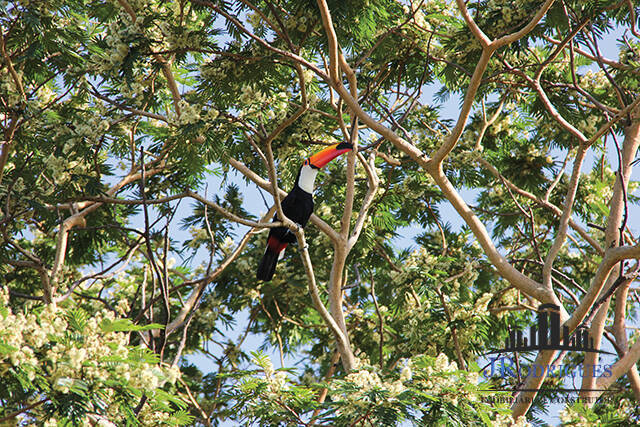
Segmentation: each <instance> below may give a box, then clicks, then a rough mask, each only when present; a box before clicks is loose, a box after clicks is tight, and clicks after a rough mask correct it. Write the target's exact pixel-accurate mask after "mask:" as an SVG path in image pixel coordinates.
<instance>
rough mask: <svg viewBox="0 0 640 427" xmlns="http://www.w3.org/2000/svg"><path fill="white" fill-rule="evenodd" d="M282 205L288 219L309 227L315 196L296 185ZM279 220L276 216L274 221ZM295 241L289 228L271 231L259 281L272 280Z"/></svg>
mask: <svg viewBox="0 0 640 427" xmlns="http://www.w3.org/2000/svg"><path fill="white" fill-rule="evenodd" d="M281 204H282V212H284V214H285V215H286V216H287V218H289V219H290V220H291V221H293V222H295V223H296V224H298V225H299V226H301V227H303V228H304V226H306V225H307V222H309V218H310V217H311V214H312V213H313V196H312V195H311V194H309V193H307V192H306V191H304V190H303V189H302V188H300V187H298V185H297V183H296V186H295V187H293V190H291V191H290V192H289V194H287V196H286V197H285V198H284V199H282V203H281ZM277 220H278V215H277V214H276V215H275V216H274V218H273V221H274V222H275V221H277ZM295 241H296V235H295V234H293V233H292V232H291V230H289V229H288V228H287V227H275V228H272V229H271V230H269V238H268V239H267V249H266V250H265V253H264V256H263V257H262V260H261V261H260V265H259V266H258V274H257V278H258V279H259V280H271V278H272V277H273V274H274V273H275V271H276V264H277V263H278V258H279V256H280V254H281V253H282V251H284V248H286V247H287V245H288V244H289V243H294V242H295Z"/></svg>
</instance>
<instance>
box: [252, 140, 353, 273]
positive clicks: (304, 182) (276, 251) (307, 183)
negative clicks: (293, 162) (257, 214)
mask: <svg viewBox="0 0 640 427" xmlns="http://www.w3.org/2000/svg"><path fill="white" fill-rule="evenodd" d="M352 148H353V146H352V145H351V144H349V143H345V142H343V143H340V144H334V145H332V146H330V147H327V148H325V149H324V150H322V151H320V152H319V153H316V154H314V155H313V156H311V157H309V158H308V159H306V160H305V161H304V164H303V165H302V167H301V168H300V171H299V172H298V177H297V178H296V184H295V185H294V187H293V189H292V190H291V191H290V192H289V194H287V196H286V197H285V198H284V199H283V200H282V202H281V205H282V212H283V213H284V214H285V215H286V217H287V218H289V219H290V220H291V221H293V222H295V223H296V224H298V225H299V226H301V227H303V228H304V227H305V226H306V225H307V222H309V218H310V217H311V214H312V213H313V182H314V180H315V177H316V174H317V173H318V170H319V169H320V168H322V167H323V166H325V165H326V164H327V163H329V162H330V161H331V160H333V159H335V158H336V157H338V156H339V155H340V154H343V153H346V152H347V151H350V150H351V149H352ZM277 219H278V215H277V214H276V215H275V216H274V218H273V220H274V221H277ZM295 241H296V235H295V234H294V233H293V232H291V230H289V229H288V228H287V227H274V228H272V229H271V230H270V231H269V238H268V239H267V248H266V250H265V252H264V255H263V256H262V260H261V261H260V265H259V266H258V272H257V274H256V277H257V278H258V280H271V278H272V277H273V274H274V273H275V271H276V264H277V263H278V258H279V257H280V254H282V252H283V251H284V249H285V248H286V247H287V245H288V244H289V243H294V242H295Z"/></svg>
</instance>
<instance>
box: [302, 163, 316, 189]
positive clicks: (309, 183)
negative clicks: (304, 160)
mask: <svg viewBox="0 0 640 427" xmlns="http://www.w3.org/2000/svg"><path fill="white" fill-rule="evenodd" d="M317 175H318V169H315V168H312V167H311V166H309V165H304V166H302V169H300V177H299V178H298V187H300V188H301V189H302V190H304V191H305V192H306V193H309V194H311V195H313V185H314V183H315V181H316V176H317Z"/></svg>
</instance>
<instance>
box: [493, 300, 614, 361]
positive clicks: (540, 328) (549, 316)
mask: <svg viewBox="0 0 640 427" xmlns="http://www.w3.org/2000/svg"><path fill="white" fill-rule="evenodd" d="M560 329H561V328H560V307H558V306H557V305H555V304H543V305H541V306H540V307H538V324H537V327H536V326H531V327H530V328H529V337H526V336H524V334H523V332H522V331H521V330H519V329H515V330H510V331H509V336H508V337H507V338H506V339H505V342H504V349H502V350H497V351H492V352H490V353H504V352H507V351H518V352H527V351H537V350H570V351H584V352H588V353H603V354H613V353H611V352H608V351H604V350H596V349H595V348H594V345H593V338H592V337H590V336H589V331H588V330H587V329H586V328H578V329H577V330H576V331H574V333H573V334H570V333H569V328H568V327H566V326H563V327H562V334H560V332H561V330H560ZM490 353H489V354H490Z"/></svg>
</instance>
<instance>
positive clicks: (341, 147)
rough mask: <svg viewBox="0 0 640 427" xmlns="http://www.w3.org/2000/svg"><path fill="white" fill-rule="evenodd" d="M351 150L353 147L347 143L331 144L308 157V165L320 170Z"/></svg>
mask: <svg viewBox="0 0 640 427" xmlns="http://www.w3.org/2000/svg"><path fill="white" fill-rule="evenodd" d="M351 150H353V145H351V144H349V143H348V142H341V143H339V144H333V145H330V146H329V147H327V148H325V149H324V150H322V151H319V152H317V153H316V154H314V155H313V156H311V157H309V164H310V165H311V167H314V168H316V169H320V168H322V167H324V166H326V165H327V163H329V162H330V161H331V160H333V159H335V158H336V157H338V156H339V155H341V154H344V153H346V152H347V151H351Z"/></svg>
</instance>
